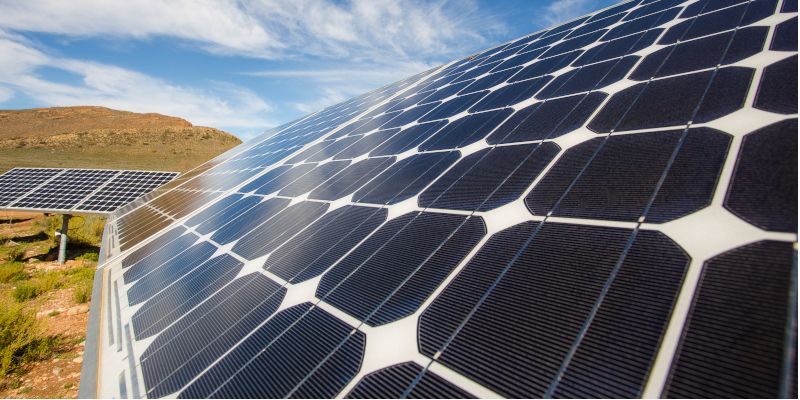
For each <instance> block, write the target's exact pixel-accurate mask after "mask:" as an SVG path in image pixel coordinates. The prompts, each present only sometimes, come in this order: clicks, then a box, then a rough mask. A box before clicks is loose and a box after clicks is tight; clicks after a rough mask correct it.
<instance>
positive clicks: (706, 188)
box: [645, 128, 731, 223]
mask: <svg viewBox="0 0 800 400" xmlns="http://www.w3.org/2000/svg"><path fill="white" fill-rule="evenodd" d="M730 143H731V137H730V135H727V134H725V133H723V132H720V131H717V130H714V129H710V128H692V129H689V132H688V135H687V136H686V137H685V138H684V141H683V144H682V145H681V148H680V151H679V152H678V154H677V155H676V156H675V160H674V161H673V162H672V165H671V166H670V169H669V173H668V174H667V175H666V176H665V177H664V182H663V183H662V184H661V188H660V189H659V190H658V194H657V195H656V197H655V198H654V199H653V204H652V205H651V206H650V210H649V211H648V212H647V216H646V218H645V222H655V223H661V222H667V221H671V220H673V219H676V218H680V217H682V216H684V215H688V214H691V213H693V212H695V211H698V210H700V209H702V208H704V207H706V206H708V205H709V204H711V199H712V197H714V191H715V190H716V188H717V182H718V180H719V177H720V173H721V172H722V166H723V164H724V163H725V159H726V158H727V154H728V149H729V147H730Z"/></svg>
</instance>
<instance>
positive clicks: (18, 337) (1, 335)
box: [0, 301, 59, 377]
mask: <svg viewBox="0 0 800 400" xmlns="http://www.w3.org/2000/svg"><path fill="white" fill-rule="evenodd" d="M39 329H40V328H39V324H38V322H37V321H36V318H35V317H34V315H33V314H31V313H29V312H26V310H25V309H24V308H23V307H22V306H19V305H16V304H10V303H8V302H6V301H2V302H0V377H5V376H6V375H8V373H9V372H12V371H14V370H15V369H16V368H17V367H18V366H19V365H20V364H22V363H26V362H31V361H36V360H40V359H42V358H44V357H47V356H48V355H49V354H51V353H52V352H53V350H54V349H55V347H56V346H57V345H58V344H59V338H58V337H57V336H51V337H41V336H40V335H39Z"/></svg>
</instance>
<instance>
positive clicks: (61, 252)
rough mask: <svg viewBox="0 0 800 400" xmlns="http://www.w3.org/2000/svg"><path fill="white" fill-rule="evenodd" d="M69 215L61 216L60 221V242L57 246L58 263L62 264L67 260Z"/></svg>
mask: <svg viewBox="0 0 800 400" xmlns="http://www.w3.org/2000/svg"><path fill="white" fill-rule="evenodd" d="M69 217H70V215H69V214H64V215H62V219H61V235H60V236H61V237H60V239H61V241H60V243H59V245H58V263H59V264H64V261H66V259H67V232H68V231H69Z"/></svg>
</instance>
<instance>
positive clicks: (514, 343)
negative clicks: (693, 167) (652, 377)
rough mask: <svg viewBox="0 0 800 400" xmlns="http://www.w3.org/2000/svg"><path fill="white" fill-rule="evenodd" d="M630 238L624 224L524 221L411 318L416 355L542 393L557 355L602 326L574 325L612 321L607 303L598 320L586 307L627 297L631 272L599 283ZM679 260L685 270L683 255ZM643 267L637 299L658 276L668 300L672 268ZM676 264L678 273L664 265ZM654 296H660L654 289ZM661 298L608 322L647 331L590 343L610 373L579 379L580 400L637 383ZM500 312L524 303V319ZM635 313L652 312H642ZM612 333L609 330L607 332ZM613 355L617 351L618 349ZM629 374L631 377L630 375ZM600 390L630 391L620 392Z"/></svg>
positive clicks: (654, 343)
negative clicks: (607, 343) (607, 344)
mask: <svg viewBox="0 0 800 400" xmlns="http://www.w3.org/2000/svg"><path fill="white" fill-rule="evenodd" d="M532 235H535V236H533V239H532V241H526V239H528V238H530V237H531V236H532ZM630 236H631V231H630V230H628V229H619V228H608V227H593V226H582V225H573V224H554V223H545V224H544V225H543V226H542V227H541V229H537V227H536V224H535V223H531V222H528V223H525V224H520V225H517V226H514V227H511V228H509V229H506V230H504V231H501V232H500V233H498V234H496V235H494V236H493V237H492V238H491V239H490V240H489V242H488V243H487V244H486V245H485V246H484V247H483V249H481V251H480V252H479V253H478V254H476V255H475V257H474V258H473V259H472V260H471V261H470V263H469V264H467V266H466V267H465V268H464V269H463V270H462V271H461V272H460V273H459V275H458V276H456V278H455V279H454V280H453V281H452V282H451V283H450V284H449V285H448V286H447V288H446V289H445V291H444V292H443V293H442V294H441V295H439V297H437V299H436V300H435V301H434V302H433V304H432V305H431V306H430V307H428V309H427V310H426V311H425V312H424V313H423V315H422V317H420V327H419V332H420V349H421V351H422V353H423V354H426V355H428V356H432V355H433V354H437V355H439V357H438V361H439V362H441V363H443V364H444V365H446V366H448V367H450V368H452V369H455V370H456V371H457V372H459V373H461V374H464V375H466V376H467V377H469V378H471V379H474V380H475V381H477V382H479V383H481V384H483V385H484V386H487V387H488V388H490V389H492V390H494V391H495V392H497V393H499V394H500V395H501V396H504V397H509V398H542V397H550V396H551V391H552V389H551V387H554V386H556V384H558V383H559V381H558V378H560V374H559V373H560V372H561V371H560V367H561V366H562V363H563V362H564V359H565V358H567V357H568V356H569V355H570V353H571V351H575V350H578V351H580V350H582V347H583V346H582V344H583V342H582V340H585V338H584V337H583V334H584V333H585V334H589V333H590V332H591V333H592V334H595V333H596V334H598V335H599V336H601V337H602V336H603V334H604V333H605V332H603V331H602V330H599V331H594V328H595V326H594V323H592V324H591V325H590V326H589V329H588V331H583V327H584V326H585V325H587V324H588V323H590V322H594V321H597V320H598V319H600V320H604V319H605V317H608V318H611V319H612V320H613V319H614V310H613V309H609V310H607V312H608V313H610V314H611V315H606V314H605V313H604V315H603V316H602V317H601V316H600V315H599V314H595V313H593V312H592V311H593V309H594V306H595V304H596V303H597V302H598V301H599V297H600V296H605V298H606V299H608V298H609V296H613V297H616V296H620V297H622V298H623V299H624V298H625V297H626V295H627V294H629V293H626V292H627V291H626V285H625V279H626V278H627V279H631V278H632V277H634V276H636V275H637V274H636V273H633V274H630V275H628V274H625V275H627V276H626V277H624V278H623V277H619V278H618V279H620V280H621V282H619V283H620V286H621V287H619V288H617V287H616V285H614V286H615V289H613V290H614V295H611V293H608V294H604V293H603V289H604V287H605V284H606V283H607V282H608V283H612V282H613V283H614V284H616V283H617V281H616V279H614V278H613V275H612V271H614V270H615V267H616V266H617V265H618V263H619V260H620V255H621V254H622V253H623V251H624V249H625V247H626V246H625V245H626V243H627V242H628V240H629V238H630ZM673 246H674V245H673ZM678 252H679V251H678ZM649 253H651V254H648V255H649V256H650V257H656V258H657V257H658V256H659V255H661V254H660V253H659V252H658V251H650V252H649ZM652 253H656V254H652ZM673 253H674V252H673ZM681 261H684V262H683V266H684V267H685V264H686V259H685V256H683V259H682V260H681ZM648 264H649V263H648ZM664 264H667V263H666V262H665V263H664ZM670 264H679V263H670ZM642 267H644V268H646V269H647V270H651V272H649V273H648V274H647V275H645V276H646V277H647V279H646V280H644V279H643V280H641V281H637V282H636V283H637V284H638V285H639V288H640V290H641V292H639V293H641V294H640V296H641V297H642V298H644V299H648V297H647V296H648V294H649V293H648V292H649V291H650V290H654V289H655V288H658V287H660V286H661V287H663V286H664V284H665V281H668V282H669V283H670V284H669V285H668V287H667V288H666V289H667V290H658V292H659V294H662V293H664V294H668V295H671V297H672V298H674V296H675V292H676V289H677V288H678V287H679V286H680V282H681V280H682V273H681V272H682V270H681V268H680V266H678V268H674V267H673V266H672V265H669V268H665V270H664V271H662V270H660V268H659V267H661V265H647V264H645V265H644V266H642ZM665 267H666V265H665ZM622 269H627V268H626V267H625V266H623V267H622V268H620V273H621V272H622ZM675 269H677V271H675V272H677V273H675V272H673V271H674V270H675ZM662 273H663V274H664V275H663V278H662ZM639 275H640V276H641V274H639ZM645 288H647V289H645ZM578 294H579V295H578ZM485 296H488V297H485ZM637 297H638V296H637ZM658 298H659V300H661V299H662V297H661V296H659V297H658ZM669 300H670V299H669V297H666V298H664V300H661V301H654V302H652V303H649V302H648V303H634V304H632V305H631V306H633V307H635V308H637V309H639V310H640V311H639V312H633V313H628V314H629V315H632V316H638V318H636V320H639V321H636V320H633V321H631V320H628V321H625V319H624V318H623V319H622V320H619V319H617V321H618V323H620V325H621V326H618V327H617V329H618V330H620V331H625V330H627V331H632V330H637V328H639V325H640V324H642V323H644V324H647V325H648V329H647V330H644V329H642V330H640V331H639V332H640V333H641V336H640V341H639V342H637V341H632V342H621V343H619V344H618V345H616V346H612V347H613V350H612V351H610V352H608V353H605V354H602V353H600V352H602V351H603V350H604V349H603V348H601V349H597V350H596V351H597V353H594V354H595V355H597V356H598V357H602V358H597V359H596V362H597V363H598V365H599V366H603V367H604V368H609V369H610V372H611V374H610V375H611V376H614V377H615V379H612V380H610V382H608V383H607V384H606V385H601V384H600V383H606V382H607V381H606V380H604V379H600V378H599V377H596V376H589V377H588V379H586V381H584V382H581V383H583V385H582V386H583V387H586V388H588V389H590V390H591V389H592V388H594V390H592V391H593V392H594V393H592V394H591V395H589V396H587V397H606V396H605V393H603V392H601V391H600V390H598V389H599V388H605V387H608V386H611V385H613V386H616V387H618V389H617V391H616V392H612V393H620V389H625V388H628V386H629V385H635V386H634V388H633V389H634V390H633V391H634V392H636V389H639V390H641V387H642V386H643V384H644V379H645V378H646V375H647V374H646V373H645V371H647V370H648V366H649V365H648V364H649V363H647V362H646V360H642V359H641V358H642V357H643V356H646V355H648V356H650V357H649V358H650V359H652V356H653V355H654V354H655V351H656V350H657V348H658V344H659V339H660V334H661V332H662V329H663V327H664V326H665V325H666V321H667V317H668V316H669V311H670V308H671V307H669V306H666V307H665V306H664V304H663V303H664V302H666V303H667V304H670V303H671V302H670V301H669ZM619 306H621V305H619ZM652 308H655V310H652ZM508 310H525V315H527V316H528V317H527V318H524V319H520V318H519V317H518V315H516V314H517V313H512V312H507V311H508ZM640 313H648V314H650V315H649V316H652V317H656V318H652V319H649V318H647V317H645V316H643V315H641V314H640ZM553 316H558V317H557V318H553ZM645 321H647V322H645ZM650 324H652V325H650ZM612 326H613V325H612ZM659 328H662V329H659ZM554 332H558V333H557V334H554ZM620 336H622V335H617V336H616V337H617V338H621V337H620ZM614 337H615V336H613V335H612V336H611V337H610V339H612V340H613V338H614ZM448 340H449V341H448ZM445 343H447V347H446V348H445V347H444V345H445ZM623 343H624V344H623ZM587 347H588V348H587V349H586V350H587V351H591V347H592V344H587ZM626 352H628V353H630V354H629V355H628V357H631V356H633V357H631V361H628V362H620V361H619V360H618V359H616V358H617V357H614V356H613V355H612V354H613V353H617V354H620V353H622V354H624V353H626ZM598 353H600V354H598ZM609 353H611V354H609ZM622 354H621V355H622ZM603 356H604V357H603ZM621 358H622V359H625V358H626V357H625V356H624V355H623V356H622V357H621ZM573 359H574V358H573ZM530 360H548V361H547V362H541V363H537V364H536V366H535V367H533V368H532V366H531V363H530ZM633 360H636V361H637V362H639V363H642V364H645V365H644V366H641V364H640V366H639V368H636V367H634V366H631V365H630V364H631V362H633ZM643 361H644V362H643ZM637 369H638V371H637ZM593 371H595V369H592V370H590V371H589V372H590V374H591V372H593ZM630 372H633V373H634V375H633V376H631V374H630ZM636 386H638V388H637V387H636ZM620 387H621V388H620ZM623 393H624V392H623ZM608 397H638V396H637V395H633V396H631V395H630V394H627V393H626V394H611V395H609V396H608Z"/></svg>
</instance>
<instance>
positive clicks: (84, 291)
mask: <svg viewBox="0 0 800 400" xmlns="http://www.w3.org/2000/svg"><path fill="white" fill-rule="evenodd" d="M91 298H92V284H91V282H89V283H88V284H87V283H82V284H79V285H78V286H75V290H74V291H73V292H72V300H74V301H75V302H76V303H78V304H83V303H88V302H89V300H90V299H91Z"/></svg>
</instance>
